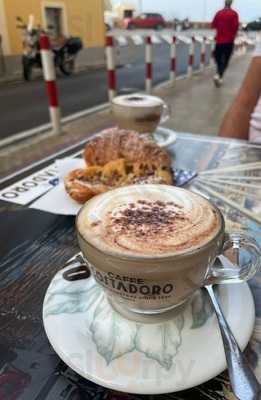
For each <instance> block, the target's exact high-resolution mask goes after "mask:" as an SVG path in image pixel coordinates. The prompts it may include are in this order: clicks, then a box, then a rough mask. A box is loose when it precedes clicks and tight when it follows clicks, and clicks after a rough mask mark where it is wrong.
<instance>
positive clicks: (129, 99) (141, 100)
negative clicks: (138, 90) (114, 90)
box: [113, 94, 163, 107]
mask: <svg viewBox="0 0 261 400" xmlns="http://www.w3.org/2000/svg"><path fill="white" fill-rule="evenodd" d="M113 103H114V104H117V105H122V106H128V107H157V106H161V105H163V100H161V99H160V98H159V97H156V96H148V95H146V94H144V95H143V94H132V95H130V94H129V95H125V96H118V97H115V98H114V99H113Z"/></svg>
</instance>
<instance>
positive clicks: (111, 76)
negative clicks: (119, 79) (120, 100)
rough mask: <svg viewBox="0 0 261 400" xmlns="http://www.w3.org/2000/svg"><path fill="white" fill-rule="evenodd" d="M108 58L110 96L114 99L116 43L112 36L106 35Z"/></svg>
mask: <svg viewBox="0 0 261 400" xmlns="http://www.w3.org/2000/svg"><path fill="white" fill-rule="evenodd" d="M106 58H107V83H108V96H109V100H110V101H112V100H113V99H114V97H115V96H116V72H115V60H114V43H113V37H112V36H106Z"/></svg>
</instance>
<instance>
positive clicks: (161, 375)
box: [43, 267, 255, 394]
mask: <svg viewBox="0 0 261 400" xmlns="http://www.w3.org/2000/svg"><path fill="white" fill-rule="evenodd" d="M69 268H70V267H69ZM64 271H65V269H64V270H62V272H59V273H58V274H57V275H56V276H55V277H54V279H53V281H52V282H51V284H50V286H49V288H48V290H47V293H46V296H45V300H44V305H43V321H44V327H45V330H46V333H47V336H48V338H49V341H50V343H51V344H52V346H53V348H54V350H55V351H56V352H57V354H58V355H59V356H60V357H61V359H62V360H63V361H64V362H65V363H66V364H67V365H68V366H69V367H71V368H72V369H73V370H74V371H76V372H77V373H78V374H80V375H82V376H83V377H85V378H87V379H89V380H91V381H93V382H95V383H97V384H99V385H102V386H105V387H107V388H111V389H114V390H119V391H122V392H129V393H137V394H162V393H169V392H175V391H179V390H184V389H188V388H191V387H193V386H196V385H199V384H201V383H203V382H205V381H207V380H209V379H211V378H213V377H214V376H216V375H218V374H219V373H221V372H222V371H223V370H224V369H225V368H226V362H225V355H224V350H223V345H222V341H221V336H220V332H219V329H218V324H217V321H216V317H215V315H214V314H213V313H212V308H211V307H210V304H209V302H208V298H207V294H206V292H205V291H199V292H197V293H196V294H195V296H194V297H193V299H192V302H191V304H189V305H188V306H187V308H186V309H185V311H184V312H183V313H182V314H180V315H179V316H178V317H175V318H173V319H171V320H169V321H167V322H161V323H157V324H142V323H136V322H132V321H129V320H126V319H124V318H123V317H121V316H120V315H119V314H118V313H117V312H115V311H113V310H112V308H111V307H110V305H109V303H108V302H107V299H106V297H105V295H104V294H103V292H102V290H101V289H100V287H98V286H97V284H96V283H95V282H94V280H93V279H92V278H89V279H86V280H81V281H74V282H68V281H65V280H64V279H63V277H62V273H63V272H64ZM219 292H220V300H221V304H222V307H223V310H224V313H225V315H226V318H227V320H228V322H229V324H230V327H231V328H232V331H233V332H234V334H235V337H236V339H237V340H238V343H239V345H240V346H241V348H245V347H246V345H247V343H248V341H249V339H250V336H251V333H252V330H253V327H254V320H255V312H254V303H253V298H252V294H251V292H250V290H249V288H248V285H247V284H234V285H224V286H221V287H220V289H219ZM242 316H244V319H243V320H242Z"/></svg>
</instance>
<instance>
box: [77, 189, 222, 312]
mask: <svg viewBox="0 0 261 400" xmlns="http://www.w3.org/2000/svg"><path fill="white" fill-rule="evenodd" d="M77 230H78V238H79V244H80V247H81V250H82V252H83V254H84V256H85V257H86V259H87V260H88V261H89V263H90V265H91V271H92V274H93V276H94V278H95V279H96V281H97V282H98V283H99V284H100V285H101V286H103V288H104V289H105V291H106V293H107V295H108V297H109V300H110V301H111V302H112V304H117V307H118V306H119V305H122V306H123V307H127V308H128V309H129V310H131V311H134V312H140V313H160V312H162V311H165V310H168V309H171V308H173V307H175V306H177V305H180V304H182V303H183V302H184V301H185V300H186V299H187V298H188V297H189V295H191V294H192V293H193V292H194V291H195V290H196V289H198V288H199V287H201V286H202V285H203V282H204V280H205V278H206V275H207V271H208V268H209V266H210V265H211V264H212V263H213V261H214V259H215V258H216V256H217V254H219V251H220V249H221V247H222V243H223V236H224V230H223V218H222V216H221V214H220V212H219V211H218V210H217V209H216V208H215V207H214V206H213V205H212V204H211V203H209V202H208V201H207V200H205V199H204V198H202V197H200V196H198V195H197V194H194V193H192V192H189V191H187V190H184V189H179V188H175V187H172V186H165V185H134V186H129V187H124V188H120V189H116V190H113V191H110V192H107V193H105V194H102V195H99V196H96V197H94V198H93V199H91V200H90V201H88V202H87V203H86V205H85V206H84V207H83V208H82V209H81V211H80V213H79V214H78V217H77Z"/></svg>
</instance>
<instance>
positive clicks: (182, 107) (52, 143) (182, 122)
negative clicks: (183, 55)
mask: <svg viewBox="0 0 261 400" xmlns="http://www.w3.org/2000/svg"><path fill="white" fill-rule="evenodd" d="M250 57H251V56H250V54H249V55H247V56H244V57H237V58H234V60H232V63H231V66H230V68H229V70H228V72H227V75H226V78H225V83H224V86H223V87H222V88H220V89H217V88H216V87H215V86H214V84H213V81H212V77H213V68H210V69H206V70H205V72H204V73H201V74H198V75H194V77H193V78H192V79H183V80H180V81H177V82H176V84H175V87H174V88H173V87H164V88H163V87H161V88H157V89H155V90H154V93H155V95H157V96H160V97H162V98H163V99H164V100H165V101H166V102H167V103H168V104H169V105H170V107H171V109H172V113H171V118H170V120H169V121H167V123H166V124H165V126H166V127H170V128H171V129H174V130H176V131H180V132H192V133H201V134H202V133H203V134H207V135H217V132H218V129H219V126H220V123H221V121H222V118H223V116H224V113H225V112H226V111H227V109H228V107H229V105H230V104H231V101H232V99H233V98H234V96H235V94H236V93H237V91H238V89H239V87H240V84H241V82H242V79H243V77H244V75H245V73H246V69H247V67H248V64H249V61H250ZM94 95H95V92H94ZM114 123H115V122H114V121H113V118H112V114H111V112H110V110H109V109H106V110H103V111H100V112H98V113H94V114H92V115H87V116H84V117H82V118H79V119H77V120H75V121H73V122H70V123H67V124H66V125H65V126H64V128H63V129H64V134H62V135H59V136H57V135H52V134H51V132H47V133H43V134H41V135H38V136H36V137H34V138H31V139H28V140H27V141H26V142H25V143H20V144H19V143H18V144H15V145H13V146H11V148H9V149H6V150H4V149H3V150H2V151H0V179H1V177H4V176H6V175H8V174H10V173H12V172H14V171H16V170H19V169H20V168H23V167H25V166H27V165H29V164H31V163H32V162H35V161H39V160H41V159H42V158H44V157H47V156H50V155H51V154H53V153H54V152H57V151H61V150H63V149H65V148H67V147H68V146H71V145H77V144H79V142H80V141H81V140H86V139H87V137H88V136H89V135H91V134H92V133H94V132H98V131H100V130H102V129H104V128H106V127H108V126H112V125H113V124H114Z"/></svg>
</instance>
